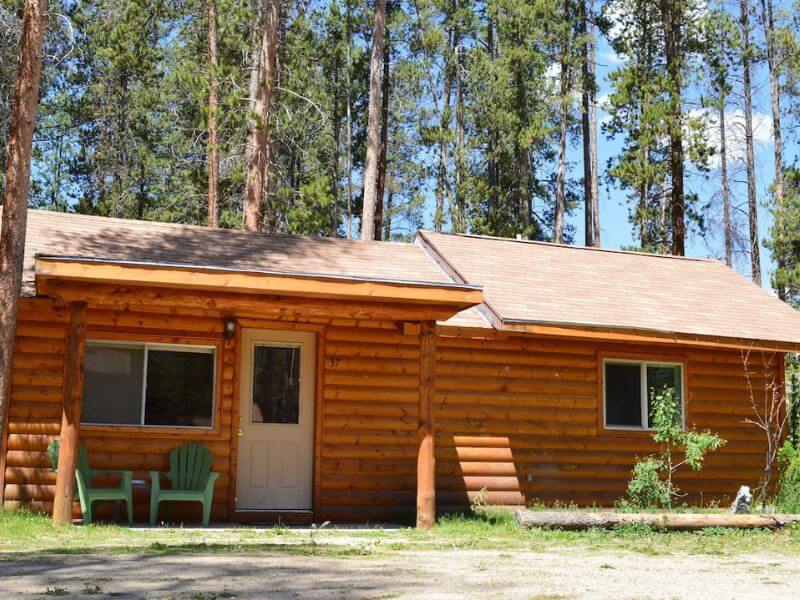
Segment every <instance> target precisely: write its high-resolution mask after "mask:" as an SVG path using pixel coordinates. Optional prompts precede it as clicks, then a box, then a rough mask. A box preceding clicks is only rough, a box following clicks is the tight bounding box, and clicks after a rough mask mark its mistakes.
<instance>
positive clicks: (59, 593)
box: [42, 586, 69, 596]
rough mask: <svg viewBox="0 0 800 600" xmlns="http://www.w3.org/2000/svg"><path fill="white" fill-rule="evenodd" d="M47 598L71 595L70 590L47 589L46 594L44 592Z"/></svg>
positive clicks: (60, 588)
mask: <svg viewBox="0 0 800 600" xmlns="http://www.w3.org/2000/svg"><path fill="white" fill-rule="evenodd" d="M42 593H43V594H44V595H45V596H66V595H67V594H69V590H68V589H66V588H62V587H58V586H55V587H49V586H48V587H47V589H45V591H44V592H42Z"/></svg>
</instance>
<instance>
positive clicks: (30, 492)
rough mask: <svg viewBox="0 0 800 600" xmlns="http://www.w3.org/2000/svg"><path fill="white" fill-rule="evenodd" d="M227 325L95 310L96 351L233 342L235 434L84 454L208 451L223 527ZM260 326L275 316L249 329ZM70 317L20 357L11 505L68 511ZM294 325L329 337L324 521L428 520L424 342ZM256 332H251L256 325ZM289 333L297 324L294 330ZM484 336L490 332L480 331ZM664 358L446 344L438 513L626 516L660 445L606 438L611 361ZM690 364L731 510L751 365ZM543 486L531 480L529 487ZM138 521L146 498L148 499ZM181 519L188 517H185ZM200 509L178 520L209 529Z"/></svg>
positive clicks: (31, 335)
mask: <svg viewBox="0 0 800 600" xmlns="http://www.w3.org/2000/svg"><path fill="white" fill-rule="evenodd" d="M225 316H227V315H224V314H223V313H222V312H221V311H217V310H210V309H206V310H196V311H192V310H189V309H182V308H175V307H169V306H167V305H165V304H164V303H162V304H153V305H149V306H147V307H141V306H139V307H135V306H128V307H126V308H124V309H120V308H114V309H111V308H99V307H92V306H90V308H89V312H88V336H89V337H90V338H104V337H115V336H117V337H119V336H125V335H134V336H140V337H142V338H143V339H144V338H151V339H155V338H157V339H162V338H165V337H167V338H170V339H171V340H172V341H176V342H180V341H187V340H193V341H195V342H204V341H206V342H220V343H224V349H223V351H222V352H221V354H220V356H219V359H220V361H221V372H220V373H221V384H220V385H221V396H220V397H219V398H218V401H219V402H221V406H220V412H219V413H218V416H219V418H220V427H219V429H218V430H217V431H216V432H211V431H195V432H182V433H180V434H178V435H176V434H174V433H172V432H163V431H158V430H148V431H146V432H144V433H142V432H136V431H131V430H129V429H125V428H119V429H106V430H97V429H95V428H90V427H86V428H83V429H82V431H81V439H82V441H83V442H84V443H85V444H86V445H87V447H88V448H89V451H90V456H91V460H92V464H93V465H94V466H96V467H98V468H113V469H131V470H133V471H134V472H135V477H136V478H139V479H141V478H145V477H146V476H147V471H148V470H150V469H162V470H163V469H165V468H166V466H167V454H168V452H169V450H170V449H171V448H173V447H174V446H176V445H179V444H180V443H183V442H185V441H202V442H204V443H207V444H208V445H209V446H210V447H211V448H212V450H213V452H214V457H215V459H214V461H215V462H214V469H215V470H217V471H219V472H220V473H221V477H220V479H219V480H218V483H217V486H216V493H215V497H214V509H213V515H214V518H216V519H223V518H226V517H228V516H229V515H228V506H229V503H230V501H231V496H232V495H233V493H234V489H233V486H232V485H231V482H232V481H234V477H233V473H232V469H233V468H234V466H233V460H232V456H233V453H232V446H233V445H234V444H235V440H233V439H231V432H232V425H233V424H232V418H233V414H234V413H233V409H234V404H235V403H236V402H238V399H236V398H235V397H234V394H235V390H234V377H235V371H236V365H235V360H236V355H237V352H236V350H237V349H236V348H234V347H233V342H232V341H227V342H224V341H222V340H223V334H222V333H223V326H224V317H225ZM236 316H239V317H241V318H249V319H254V318H258V316H259V315H257V314H253V313H248V314H240V315H236ZM68 317H69V315H68V309H67V308H66V307H64V306H61V307H58V306H55V305H54V304H53V303H51V302H49V301H47V300H43V299H29V298H26V299H23V300H22V303H21V309H20V321H19V329H18V337H17V346H16V350H15V355H14V372H13V378H12V395H11V405H10V412H9V424H8V440H7V448H8V453H7V461H6V469H5V478H6V481H5V483H6V486H5V498H6V501H7V503H8V504H9V505H11V506H15V505H20V504H30V505H32V506H34V507H37V508H41V509H44V510H48V511H49V510H50V509H51V505H52V497H53V488H54V484H55V476H54V474H53V473H52V472H51V471H50V468H49V463H48V459H47V455H46V452H45V450H46V447H47V444H48V443H49V442H50V440H52V439H54V437H56V436H57V435H58V433H59V423H60V414H61V412H60V411H61V400H62V384H63V372H64V364H63V354H64V341H65V330H66V325H67V321H68ZM284 318H285V319H286V321H287V323H288V322H297V321H305V322H307V323H314V324H317V325H324V326H325V327H324V330H323V331H324V333H323V351H324V354H323V360H324V364H323V365H322V368H321V373H322V379H321V381H319V382H318V384H319V385H321V386H322V389H321V396H322V397H321V408H320V411H321V412H320V413H319V414H318V418H319V419H321V423H320V426H321V432H320V433H321V442H322V445H321V449H320V451H319V455H318V456H319V461H320V462H319V463H318V464H317V465H316V467H317V469H318V473H319V478H320V479H319V486H318V488H317V489H316V494H317V498H318V501H319V514H318V517H319V518H321V519H331V520H359V521H365V520H373V521H374V520H396V519H401V518H408V517H411V516H412V515H413V513H414V510H415V490H416V452H417V420H418V406H419V397H418V389H419V339H418V337H417V336H415V335H403V334H402V333H401V329H402V328H399V327H398V325H397V324H396V323H395V322H392V321H380V320H371V321H367V320H354V319H349V318H342V317H338V316H335V315H331V316H330V317H323V316H320V315H316V314H315V315H314V316H313V317H308V318H306V319H301V318H300V316H299V315H298V314H295V313H292V314H287V315H285V316H284ZM256 325H257V323H255V322H249V323H248V325H247V326H256ZM287 327H291V325H289V324H287ZM476 333H478V332H476ZM655 348H656V347H655V346H646V345H639V346H637V345H634V344H624V345H617V346H614V345H610V344H608V343H591V342H587V341H569V340H558V341H556V340H553V339H549V340H548V339H544V338H535V337H523V336H513V337H510V338H506V339H501V338H498V339H477V338H476V339H467V338H455V337H448V336H447V335H441V336H439V338H438V339H437V350H436V359H437V360H436V365H435V385H436V393H435V406H434V422H435V431H436V457H437V464H436V472H437V503H438V507H439V510H440V512H441V511H446V510H452V509H455V508H463V507H465V506H467V505H468V504H469V501H470V500H471V499H472V498H474V497H475V496H476V495H477V494H478V492H479V491H480V490H481V489H482V488H484V487H485V488H486V489H487V491H488V499H489V501H490V502H494V503H502V504H520V503H527V502H531V501H533V500H534V499H541V500H546V501H553V500H560V501H574V502H577V503H579V504H590V503H592V502H597V503H600V504H610V503H612V502H613V501H614V500H616V499H617V498H619V497H620V496H622V495H623V494H624V492H625V486H626V482H627V480H628V478H629V474H630V469H631V467H632V464H633V462H634V460H635V456H636V455H637V454H638V455H642V454H644V453H646V452H649V451H651V450H652V444H651V443H650V442H649V441H648V439H647V437H646V436H642V435H636V434H616V435H608V434H606V433H603V432H602V431H599V430H598V418H599V409H600V405H599V398H598V382H597V372H598V371H597V360H598V353H601V352H602V353H607V354H614V353H616V354H618V355H619V356H623V357H624V356H629V355H630V353H631V352H633V351H641V352H649V353H653V352H655V351H656V350H655ZM661 355H662V356H664V357H665V358H668V357H670V356H673V357H676V358H678V357H680V356H683V357H685V359H686V360H687V361H688V362H687V376H688V381H687V383H688V396H689V401H688V422H690V423H694V424H696V425H697V426H699V427H709V428H711V429H712V430H713V431H715V432H717V433H719V434H720V435H721V436H722V437H724V438H725V439H727V440H728V444H727V445H726V446H725V447H724V449H723V450H721V451H720V452H718V453H716V454H713V455H711V456H710V458H709V460H708V464H707V466H706V468H705V469H704V470H703V471H702V472H701V473H699V474H694V473H690V474H688V475H686V476H683V477H681V478H679V481H678V483H679V485H681V487H683V488H684V489H686V490H687V491H689V492H691V493H692V496H691V497H690V500H693V501H696V500H697V499H698V498H699V495H700V493H701V492H702V493H703V495H704V498H705V499H709V498H712V497H718V496H723V495H730V494H732V493H733V492H735V491H736V489H737V488H738V486H739V485H740V484H750V485H753V484H755V482H756V481H757V479H758V475H759V469H760V466H761V458H762V452H761V447H762V442H761V440H760V438H759V435H758V433H757V432H756V431H755V429H754V428H753V427H752V426H747V425H743V424H742V423H741V420H742V419H743V418H745V417H746V416H747V415H748V414H750V406H749V399H748V397H747V393H746V387H745V383H744V378H743V376H742V367H741V363H742V358H741V355H740V353H739V352H738V351H732V350H712V349H684V350H681V349H669V350H665V351H664V352H662V353H661ZM760 361H761V355H760V354H758V355H756V354H754V355H753V356H752V364H753V368H752V371H753V380H754V383H755V385H756V387H758V386H759V385H760V384H763V381H764V379H763V377H762V375H763V373H761V372H760V371H761V369H760V368H759V366H758V365H759V363H760ZM528 474H530V481H528ZM134 503H135V509H136V515H137V518H138V519H143V518H144V517H145V516H146V514H145V513H146V512H147V507H148V504H147V498H146V495H143V494H142V493H139V494H138V495H137V496H136V498H135V500H134ZM176 508H177V507H176ZM196 513H197V511H196V510H195V508H194V507H192V508H191V509H189V510H188V512H183V513H182V512H181V509H180V508H179V509H178V510H176V511H174V512H173V515H174V516H177V517H182V516H187V518H188V519H190V520H194V519H195V518H197V516H199V515H198V514H196Z"/></svg>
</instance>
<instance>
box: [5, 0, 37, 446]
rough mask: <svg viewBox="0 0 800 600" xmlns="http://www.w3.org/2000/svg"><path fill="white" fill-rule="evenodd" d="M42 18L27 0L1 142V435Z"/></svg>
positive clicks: (8, 389) (7, 391) (24, 221)
mask: <svg viewBox="0 0 800 600" xmlns="http://www.w3.org/2000/svg"><path fill="white" fill-rule="evenodd" d="M46 24H47V0H26V1H25V4H24V12H23V17H22V25H21V29H20V36H19V52H18V58H17V70H16V80H15V83H14V94H13V100H12V104H11V111H10V122H9V128H8V139H7V142H6V156H7V159H6V174H5V179H4V188H3V213H2V224H0V436H3V435H5V423H6V414H7V407H8V403H9V395H10V392H11V366H12V365H11V363H12V359H13V357H14V340H15V337H16V330H17V312H18V308H19V295H20V291H21V289H22V268H23V261H24V258H25V233H26V227H27V216H28V191H29V186H30V175H31V153H32V144H33V130H34V123H35V118H36V106H37V104H38V102H39V79H40V76H41V72H42V60H43V54H44V32H45V26H46Z"/></svg>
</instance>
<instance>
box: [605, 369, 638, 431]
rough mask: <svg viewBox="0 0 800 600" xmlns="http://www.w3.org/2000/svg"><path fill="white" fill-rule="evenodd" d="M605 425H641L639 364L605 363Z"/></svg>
mask: <svg viewBox="0 0 800 600" xmlns="http://www.w3.org/2000/svg"><path fill="white" fill-rule="evenodd" d="M605 386H606V390H605V391H606V395H605V397H606V425H616V426H630V427H641V426H642V370H641V365H640V364H638V363H637V364H627V363H611V362H609V363H606V366H605Z"/></svg>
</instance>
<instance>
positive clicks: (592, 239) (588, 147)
mask: <svg viewBox="0 0 800 600" xmlns="http://www.w3.org/2000/svg"><path fill="white" fill-rule="evenodd" d="M581 7H582V10H583V13H584V14H583V15H582V34H583V38H584V39H583V60H582V64H581V75H582V88H583V89H582V98H581V100H582V105H583V106H582V109H583V110H582V114H581V129H582V137H583V140H582V141H583V196H584V217H585V218H584V229H585V232H584V243H585V244H586V245H587V246H595V247H599V246H600V214H599V213H600V198H599V187H600V186H599V178H598V174H597V107H596V105H595V95H596V90H595V85H596V83H595V64H594V44H595V42H594V31H595V25H594V1H593V0H581Z"/></svg>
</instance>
